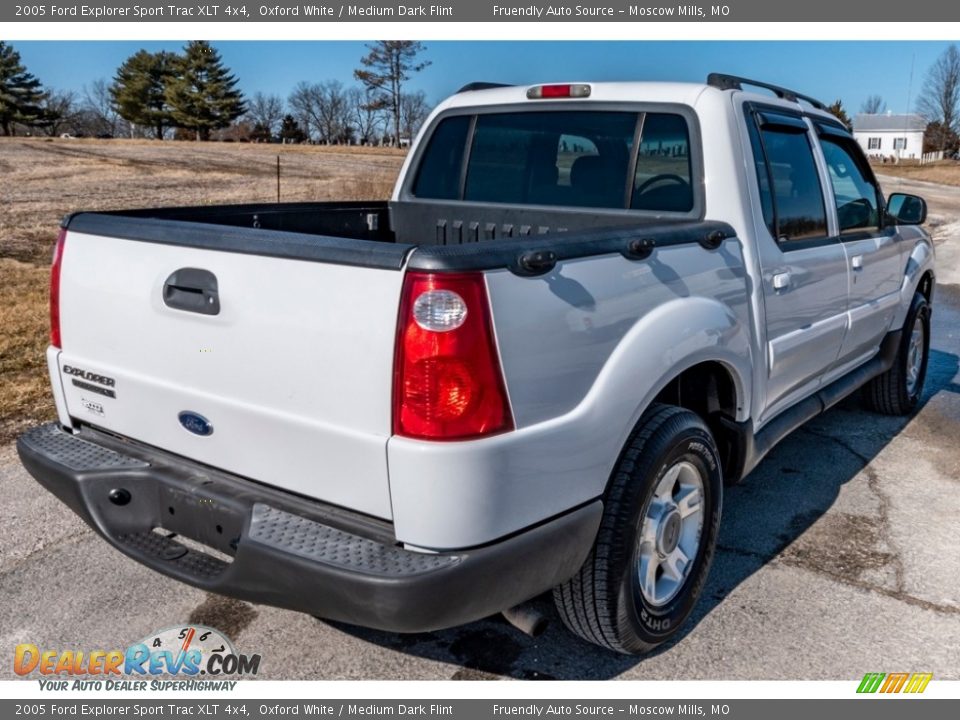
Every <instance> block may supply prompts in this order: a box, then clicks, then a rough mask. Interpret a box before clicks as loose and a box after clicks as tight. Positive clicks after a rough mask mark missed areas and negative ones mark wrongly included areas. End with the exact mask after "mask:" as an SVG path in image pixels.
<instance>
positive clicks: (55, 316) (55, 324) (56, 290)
mask: <svg viewBox="0 0 960 720" xmlns="http://www.w3.org/2000/svg"><path fill="white" fill-rule="evenodd" d="M66 240H67V231H66V229H65V228H62V229H61V230H60V235H59V236H58V237H57V244H56V245H55V246H54V248H53V262H52V263H51V264H50V344H51V345H53V346H54V347H56V348H60V347H63V346H62V345H61V342H60V263H61V262H62V261H63V245H64V243H65V242H66Z"/></svg>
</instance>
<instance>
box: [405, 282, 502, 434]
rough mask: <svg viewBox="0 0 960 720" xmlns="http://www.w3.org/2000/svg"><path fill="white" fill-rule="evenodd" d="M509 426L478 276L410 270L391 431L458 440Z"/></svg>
mask: <svg viewBox="0 0 960 720" xmlns="http://www.w3.org/2000/svg"><path fill="white" fill-rule="evenodd" d="M512 429H513V418H512V417H511V414H510V403H509V401H508V399H507V391H506V387H505V385H504V382H503V373H502V372H501V370H500V361H499V359H498V357H497V348H496V345H495V343H494V338H493V327H492V322H491V320H490V303H489V300H488V299H487V288H486V284H485V283H484V280H483V275H482V274H481V273H449V274H448V273H420V272H410V273H407V276H406V278H405V280H404V285H403V297H402V300H401V302H400V320H399V323H398V327H397V351H396V361H395V364H394V380H393V431H394V433H395V434H397V435H403V436H406V437H412V438H422V439H426V440H464V439H467V438H476V437H480V436H484V435H493V434H495V433H500V432H505V431H507V430H512Z"/></svg>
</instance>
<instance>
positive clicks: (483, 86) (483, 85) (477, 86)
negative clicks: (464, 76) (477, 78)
mask: <svg viewBox="0 0 960 720" xmlns="http://www.w3.org/2000/svg"><path fill="white" fill-rule="evenodd" d="M504 87H513V85H510V84H509V83H494V82H472V83H467V84H466V85H464V86H463V87H462V88H460V89H459V90H457V92H456V93H455V94H456V95H459V94H460V93H465V92H473V91H474V90H493V89H494V88H504Z"/></svg>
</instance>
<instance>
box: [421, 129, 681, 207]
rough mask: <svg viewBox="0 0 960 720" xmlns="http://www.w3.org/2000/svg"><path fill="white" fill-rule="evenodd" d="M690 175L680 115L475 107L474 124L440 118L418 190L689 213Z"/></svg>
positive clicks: (426, 195) (452, 196)
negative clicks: (479, 110) (483, 111)
mask: <svg viewBox="0 0 960 720" xmlns="http://www.w3.org/2000/svg"><path fill="white" fill-rule="evenodd" d="M471 130H472V131H471ZM638 138H639V142H637V140H638ZM464 162H466V167H465V168H464ZM691 177H692V169H691V162H690V134H689V130H688V127H687V121H686V120H685V119H684V118H683V117H682V116H681V115H678V114H671V113H639V114H638V113H628V112H612V111H572V110H571V111H549V112H516V113H491V114H480V115H477V116H476V118H475V120H474V121H473V126H472V128H471V119H469V118H467V117H466V116H454V117H449V118H446V119H445V120H443V121H441V122H440V124H439V125H437V127H436V129H435V130H434V132H433V135H432V137H431V139H430V141H429V144H428V146H427V148H426V150H425V152H424V154H423V156H422V158H421V160H420V165H419V169H418V171H417V175H416V180H415V182H414V185H413V188H412V192H413V194H414V195H415V196H416V197H418V198H423V199H434V200H466V201H472V202H489V203H500V204H512V205H548V206H566V207H588V208H609V209H628V208H631V209H638V210H648V211H655V212H681V213H683V212H689V211H690V210H692V209H693V204H694V203H693V200H694V198H693V185H692V182H691Z"/></svg>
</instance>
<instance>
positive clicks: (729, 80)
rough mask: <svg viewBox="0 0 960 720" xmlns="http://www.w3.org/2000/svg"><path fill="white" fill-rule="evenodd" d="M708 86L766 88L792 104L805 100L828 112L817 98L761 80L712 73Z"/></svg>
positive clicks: (708, 77) (708, 76) (737, 88)
mask: <svg viewBox="0 0 960 720" xmlns="http://www.w3.org/2000/svg"><path fill="white" fill-rule="evenodd" d="M707 85H710V86H711V87H715V88H719V89H721V90H743V86H744V85H753V86H754V87H760V88H764V89H766V90H770V91H771V92H772V93H773V94H774V95H776V96H777V97H778V98H780V99H781V100H788V101H790V102H797V101H798V100H805V101H806V102H808V103H810V104H811V105H813V107H815V108H816V109H817V110H826V109H827V106H826V105H824V104H823V103H822V102H820V101H819V100H817V99H816V98H812V97H810V96H809V95H804V94H802V93H798V92H797V91H796V90H788V89H787V88H784V87H780V86H779V85H773V84H771V83H766V82H762V81H760V80H751V79H750V78H744V77H738V76H736V75H725V74H724V73H710V74H709V75H707Z"/></svg>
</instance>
